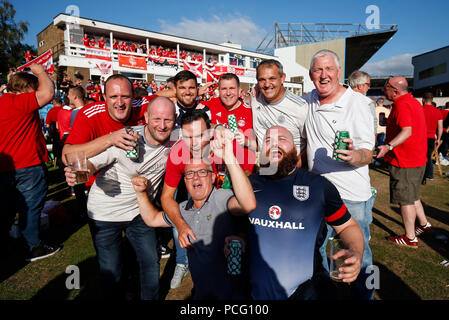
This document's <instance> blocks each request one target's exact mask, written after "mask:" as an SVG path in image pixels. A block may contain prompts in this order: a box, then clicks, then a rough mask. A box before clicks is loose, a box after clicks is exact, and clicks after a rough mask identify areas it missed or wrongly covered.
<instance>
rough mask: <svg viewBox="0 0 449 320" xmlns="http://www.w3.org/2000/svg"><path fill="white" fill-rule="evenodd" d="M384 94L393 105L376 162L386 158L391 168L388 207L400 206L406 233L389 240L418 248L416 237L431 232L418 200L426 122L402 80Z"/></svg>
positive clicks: (391, 82) (387, 86)
mask: <svg viewBox="0 0 449 320" xmlns="http://www.w3.org/2000/svg"><path fill="white" fill-rule="evenodd" d="M384 93H385V97H386V98H387V99H388V100H390V101H393V105H392V108H391V112H390V116H389V117H388V120H387V136H386V139H385V142H386V145H383V146H379V150H380V152H379V154H378V155H377V158H381V157H383V156H385V158H384V161H385V162H388V163H389V164H390V203H392V204H399V207H400V210H401V215H402V220H403V223H404V229H405V234H403V235H400V236H392V237H388V240H389V241H392V242H393V243H395V244H397V245H400V246H404V247H409V248H418V238H417V237H416V236H418V235H420V234H421V233H423V232H425V231H429V230H430V229H431V225H430V223H429V222H428V221H427V218H426V215H425V212H424V208H423V206H422V203H421V200H420V199H419V188H420V186H421V182H422V179H423V177H424V171H425V169H426V162H427V157H426V153H427V138H426V119H425V116H424V111H423V107H422V106H421V104H420V103H419V102H418V101H417V100H416V99H415V98H413V97H412V95H411V93H409V92H408V83H407V80H406V79H405V78H403V77H393V78H390V79H388V80H387V82H386V83H385V86H384ZM416 220H418V225H417V226H415V223H416Z"/></svg>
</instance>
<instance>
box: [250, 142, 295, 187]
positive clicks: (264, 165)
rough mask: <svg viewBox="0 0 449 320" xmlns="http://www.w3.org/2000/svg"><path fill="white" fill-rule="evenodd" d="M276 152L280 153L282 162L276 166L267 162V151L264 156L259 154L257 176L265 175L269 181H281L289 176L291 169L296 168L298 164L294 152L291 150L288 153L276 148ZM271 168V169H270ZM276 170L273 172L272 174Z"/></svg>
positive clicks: (268, 152)
mask: <svg viewBox="0 0 449 320" xmlns="http://www.w3.org/2000/svg"><path fill="white" fill-rule="evenodd" d="M278 151H279V152H281V153H282V160H281V161H279V162H278V163H277V170H276V165H275V164H274V165H273V164H271V163H270V160H269V154H270V151H267V152H266V153H265V154H264V155H262V154H261V159H260V168H259V174H261V175H266V176H267V178H270V179H274V180H277V179H282V178H285V177H286V176H288V175H289V173H290V172H292V171H293V169H295V168H296V165H297V163H298V155H297V154H296V150H295V149H292V150H291V151H290V152H285V151H284V150H283V149H282V148H278ZM270 166H272V167H270ZM274 170H276V171H275V172H273V171H274Z"/></svg>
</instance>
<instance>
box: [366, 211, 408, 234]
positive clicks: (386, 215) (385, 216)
mask: <svg viewBox="0 0 449 320" xmlns="http://www.w3.org/2000/svg"><path fill="white" fill-rule="evenodd" d="M392 209H393V210H395V208H394V207H392ZM395 212H396V213H397V211H395ZM373 213H375V214H377V215H379V216H381V217H382V218H385V219H387V220H390V221H392V222H394V223H396V224H397V225H399V226H402V221H401V220H397V219H395V218H393V217H391V216H389V215H388V214H386V213H384V212H382V211H380V210H378V209H376V208H373ZM399 216H400V213H399ZM373 220H374V217H373ZM376 221H377V222H378V223H379V224H380V222H379V221H378V220H376ZM373 222H374V221H373ZM376 225H377V224H376ZM378 226H379V227H381V228H382V229H384V230H385V228H386V227H382V226H383V225H382V226H381V225H378ZM386 229H387V231H388V232H389V233H392V231H391V230H390V229H388V228H386Z"/></svg>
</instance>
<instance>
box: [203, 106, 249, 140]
mask: <svg viewBox="0 0 449 320" xmlns="http://www.w3.org/2000/svg"><path fill="white" fill-rule="evenodd" d="M239 101H240V106H238V107H237V108H236V109H234V110H232V111H228V109H226V108H225V106H223V104H222V103H221V100H220V98H213V99H210V100H209V101H201V103H202V104H204V105H205V106H206V107H209V110H210V114H211V117H212V119H211V123H212V124H219V123H221V124H226V125H227V124H228V115H230V114H233V115H235V117H236V119H237V125H238V127H239V130H240V131H242V132H243V134H245V135H246V136H247V137H248V138H252V137H253V135H252V128H253V113H252V110H251V108H250V107H249V106H247V105H246V104H245V103H244V102H243V100H241V99H239Z"/></svg>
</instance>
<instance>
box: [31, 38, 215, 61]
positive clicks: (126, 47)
mask: <svg viewBox="0 0 449 320" xmlns="http://www.w3.org/2000/svg"><path fill="white" fill-rule="evenodd" d="M81 41H82V43H83V45H84V46H86V47H90V48H100V49H106V48H110V47H111V45H110V40H109V39H106V40H105V39H104V37H99V38H98V37H95V36H91V37H89V36H88V35H87V34H84V37H83V38H82V39H81ZM72 42H73V39H72ZM112 47H113V49H114V50H119V51H123V52H135V53H141V54H142V53H145V54H148V55H151V56H154V57H162V58H175V59H177V57H178V53H177V50H176V49H174V48H166V47H163V46H161V45H151V46H150V47H149V48H147V46H146V44H143V43H135V42H132V41H126V40H117V39H114V40H113V42H112ZM147 49H148V50H147ZM27 54H30V53H29V52H28V53H27ZM179 58H180V59H181V60H187V61H191V62H200V63H201V62H203V60H204V57H203V54H202V53H199V52H193V51H192V52H190V51H186V50H181V51H180V52H179ZM28 61H29V60H27V62H28ZM214 61H215V62H216V57H214V56H212V55H211V56H209V57H208V59H207V62H208V63H213V62H214Z"/></svg>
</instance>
